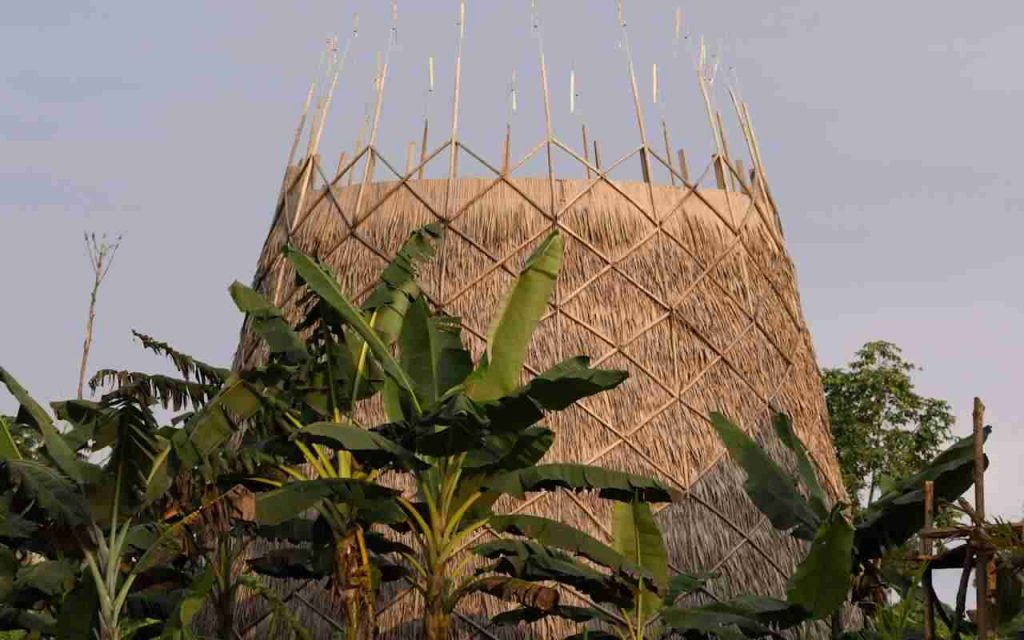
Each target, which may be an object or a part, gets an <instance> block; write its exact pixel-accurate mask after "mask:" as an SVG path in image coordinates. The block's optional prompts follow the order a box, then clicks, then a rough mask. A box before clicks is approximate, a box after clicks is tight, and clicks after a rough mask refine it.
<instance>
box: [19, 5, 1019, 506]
mask: <svg viewBox="0 0 1024 640" xmlns="http://www.w3.org/2000/svg"><path fill="white" fill-rule="evenodd" d="M529 4H530V3H529V2H528V0H516V1H514V2H513V1H500V2H499V1H495V0H471V1H470V2H469V9H468V26H467V38H466V51H467V57H466V62H465V69H464V80H463V82H464V91H465V96H466V98H465V101H464V103H463V116H462V132H463V136H464V139H465V140H466V141H467V143H468V144H470V146H473V147H476V148H480V149H482V150H483V151H485V152H487V154H488V155H489V156H491V157H495V156H496V155H497V153H496V152H497V149H498V147H499V144H500V135H501V133H502V131H503V127H504V122H505V114H506V110H507V108H506V96H505V92H504V89H505V86H506V85H507V83H508V79H509V75H510V74H511V70H512V68H513V67H516V68H517V69H518V72H519V87H520V91H519V104H520V112H519V113H518V114H517V115H516V119H515V125H514V126H515V127H516V132H517V134H520V135H519V136H518V137H517V138H516V140H517V141H516V148H517V149H521V150H525V148H527V147H529V146H530V145H531V144H532V143H533V142H535V141H537V140H538V139H539V137H540V135H541V125H542V121H541V118H540V115H541V110H540V97H539V93H538V89H537V82H536V78H537V64H536V48H535V42H534V40H533V39H532V38H531V35H530V18H529ZM679 4H680V3H679V2H674V1H673V2H667V1H666V2H663V1H654V0H644V1H643V2H640V1H638V0H633V1H632V2H627V13H628V15H629V19H630V24H631V34H632V35H631V37H632V39H633V43H634V47H635V50H636V58H637V67H638V70H639V73H640V84H641V91H642V93H643V94H644V96H645V103H646V104H647V106H646V110H647V117H648V123H649V126H652V127H654V126H656V125H657V122H658V119H659V118H660V117H662V116H664V117H666V118H667V119H668V121H669V124H670V126H671V127H672V131H673V137H674V139H675V140H674V141H675V142H676V143H677V144H682V145H685V146H686V147H687V150H688V152H689V153H690V155H691V157H706V156H707V153H708V150H709V148H710V138H709V134H708V132H707V130H706V127H705V126H704V125H703V124H702V122H703V115H702V114H701V112H700V105H699V103H698V102H697V101H696V95H695V93H694V86H693V85H694V83H693V80H692V77H693V74H692V72H691V68H690V55H691V51H690V50H691V49H692V46H689V47H688V46H687V45H685V44H684V45H682V46H680V47H679V48H678V50H676V49H674V47H673V45H672V15H673V11H674V9H675V7H676V6H677V5H679ZM681 4H682V7H683V11H684V15H685V18H686V19H685V24H686V27H687V29H688V31H689V32H690V33H691V34H693V36H694V37H695V36H697V35H699V34H702V33H703V34H706V35H707V37H708V40H709V42H711V43H712V44H713V45H714V46H715V47H717V48H718V49H719V50H720V51H721V52H722V55H723V61H724V62H723V69H724V71H723V75H722V76H720V77H722V78H729V79H732V80H733V81H734V82H735V81H736V80H738V83H739V87H740V88H741V90H742V93H743V96H744V97H745V99H746V100H747V101H748V102H750V104H751V108H752V111H753V116H754V120H755V123H756V125H757V128H758V133H759V136H760V139H761V144H762V146H763V154H764V157H765V162H766V165H767V171H768V175H769V176H770V179H771V183H772V188H773V192H774V195H775V197H776V200H777V201H778V203H779V205H780V208H781V215H782V219H783V223H784V226H785V231H786V234H787V238H788V244H789V248H790V251H791V252H792V254H793V257H794V259H795V261H796V263H797V267H798V270H799V275H800V287H801V293H802V296H803V302H804V311H805V314H806V316H807V318H808V321H809V323H810V325H811V328H812V331H813V334H814V339H815V344H816V347H817V350H818V355H819V358H820V361H821V364H822V365H824V366H834V365H837V364H841V363H843V362H845V361H846V360H848V359H849V358H850V357H851V356H852V354H853V352H854V351H855V350H856V348H857V347H858V346H859V345H860V344H862V343H863V342H865V341H867V340H870V339H887V340H891V341H893V342H896V343H898V344H900V345H901V346H902V347H903V348H904V349H905V351H906V355H907V356H908V357H909V358H910V359H911V360H913V361H915V362H917V363H919V364H921V365H922V366H924V368H925V370H924V371H923V372H922V373H921V374H920V375H919V376H918V381H919V387H920V389H921V390H922V391H923V392H925V393H927V394H930V395H934V396H939V397H943V398H947V399H949V400H950V401H951V402H952V403H953V406H954V407H955V409H956V412H957V415H958V417H959V419H960V425H959V429H960V430H961V431H965V430H966V429H967V428H968V427H969V424H970V417H969V412H970V402H971V398H972V396H973V395H975V394H980V395H982V396H983V397H984V399H985V400H986V403H987V404H988V407H989V416H990V421H991V422H992V423H993V424H995V425H996V430H995V433H994V436H993V439H992V441H991V446H990V451H991V457H992V459H993V465H994V466H993V470H992V472H991V474H990V481H989V482H990V485H989V486H990V493H991V496H990V499H989V502H990V505H991V507H994V508H995V509H996V510H997V511H998V512H999V513H1001V514H1003V515H1007V516H1011V515H1012V516H1017V515H1019V513H1020V511H1021V504H1020V502H1021V494H1020V490H1019V488H1020V487H1021V485H1022V484H1024V483H1022V480H1024V471H1021V466H1020V465H1019V463H1018V459H1019V458H1020V457H1021V455H1022V454H1024V432H1022V427H1024V425H1022V418H1024V411H1022V410H1021V408H1020V407H1021V403H1020V397H1019V396H1020V389H1021V383H1022V381H1024V376H1022V375H1021V373H1020V368H1021V362H1022V361H1024V331H1022V326H1024V322H1022V320H1024V291H1022V287H1021V276H1022V274H1024V257H1022V252H1021V251H1020V249H1019V244H1020V238H1021V235H1022V232H1024V186H1022V184H1021V180H1020V175H1021V173H1022V169H1024V167H1022V164H1024V161H1022V159H1021V154H1020V144H1019V138H1020V133H1019V126H1018V122H1019V118H1020V114H1021V113H1022V112H1024V76H1022V74H1021V73H1020V72H1019V61H1020V60H1021V59H1022V55H1024V44H1022V43H1024V5H1021V4H1020V3H1015V2H988V3H982V4H980V5H978V6H975V7H972V8H971V10H970V11H967V10H965V8H964V5H963V4H962V3H956V2H951V1H948V0H943V1H934V0H933V1H928V2H925V1H923V0H905V1H903V2H880V1H877V0H872V1H867V2H859V3H847V2H821V1H820V0H818V1H813V0H806V1H797V0H787V1H778V2H756V3H755V2H741V1H740V0H728V1H727V0H722V1H719V2H714V3H711V2H701V3H696V2H689V3H685V2H684V3H681ZM538 5H539V8H540V13H541V17H542V20H543V26H544V37H545V45H546V51H547V56H548V63H549V67H550V73H551V77H552V80H551V85H552V92H553V100H554V104H553V110H554V120H555V129H556V133H557V134H558V135H560V136H562V137H564V138H566V139H567V140H571V141H575V140H576V136H577V133H576V132H577V131H578V126H579V122H580V117H585V118H586V120H587V122H588V125H589V126H590V127H591V129H592V131H593V132H594V134H595V135H596V136H598V137H600V138H601V141H602V144H603V145H605V149H606V152H605V153H606V155H607V156H608V157H611V156H614V155H615V153H614V152H615V150H624V149H625V148H627V147H628V146H629V145H631V144H635V141H636V133H635V128H634V127H633V121H632V119H631V118H632V116H631V111H630V110H631V106H630V100H631V98H630V97H629V94H628V93H627V88H628V86H627V84H626V76H625V75H624V71H623V69H624V62H623V58H622V54H621V51H620V50H619V49H618V47H617V43H618V41H619V36H618V33H617V30H616V25H615V19H614V17H615V11H614V3H613V2H612V1H611V0H603V1H600V2H598V1H596V0H590V1H586V2H585V1H582V0H572V1H568V0H558V1H557V2H556V1H555V0H546V1H545V0H540V1H539V2H538ZM2 12H3V17H2V19H0V60H3V62H2V63H0V64H2V73H0V105H2V107H0V239H2V241H3V242H2V246H3V250H2V251H0V270H2V272H3V273H4V293H5V300H6V305H5V309H4V312H3V315H2V317H3V320H2V328H3V330H2V331H0V362H2V364H3V366H5V367H8V368H9V369H10V370H12V371H13V372H15V373H16V374H17V375H19V376H20V377H21V378H22V379H23V382H24V383H25V384H26V385H27V386H28V387H29V388H30V389H31V390H33V391H34V392H35V393H36V394H37V396H38V397H40V398H43V399H53V398H58V397H64V396H70V395H71V394H73V392H74V388H75V382H76V374H77V365H78V354H79V349H80V343H81V339H82V323H83V319H84V314H85V307H86V301H87V290H88V285H89V273H88V269H87V262H86V259H85V255H84V249H83V247H82V241H81V234H82V232H83V231H84V230H96V231H109V232H114V233H117V232H123V233H124V234H125V240H124V246H123V247H122V249H121V251H120V253H119V254H118V258H117V264H116V265H115V267H114V269H113V271H112V272H111V275H110V277H109V280H108V282H107V283H106V285H105V286H104V288H103V290H102V292H101V300H100V307H99V319H98V329H97V335H96V343H95V347H94V359H93V361H92V365H93V367H101V366H117V367H122V368H136V369H145V370H149V369H154V368H159V367H160V362H159V361H158V360H155V359H153V358H150V357H149V356H147V355H146V354H144V353H143V352H142V351H141V349H139V348H138V347H137V345H135V344H134V343H133V342H132V341H131V338H130V329H131V328H137V329H139V330H141V331H143V332H146V333H150V334H152V335H154V336H157V337H159V338H161V339H164V340H167V341H169V342H171V343H173V344H175V345H177V346H178V347H179V348H181V349H183V350H186V351H190V352H193V353H194V354H195V355H197V356H200V357H204V358H206V359H208V360H211V361H214V362H221V363H226V362H228V361H229V359H230V357H231V354H232V350H233V347H234V340H235V338H236V335H237V330H238V327H239V321H240V318H239V316H238V314H237V313H236V312H235V311H234V309H233V306H232V304H231V302H230V299H229V298H228V296H227V293H226V287H227V285H228V283H230V282H231V280H233V279H236V278H237V279H241V280H243V281H247V280H249V279H250V278H251V276H252V270H253V265H254V262H255V259H256V256H257V254H258V252H259V249H260V246H261V243H262V240H263V238H264V235H265V233H266V230H267V226H268V224H269V221H270V216H271V209H272V206H273V202H274V198H275V196H276V191H277V188H278V185H279V181H280V176H281V172H282V169H283V163H284V160H285V156H286V154H287V149H288V146H289V143H290V138H291V132H292V130H293V128H294V126H295V121H296V118H297V116H298V111H299V109H300V106H301V101H302V99H303V97H304V96H305V92H306V88H307V86H308V82H309V80H310V78H311V76H312V74H313V71H314V67H315V64H316V60H317V58H318V56H319V52H320V49H321V47H322V43H323V40H324V38H325V37H326V36H327V35H328V34H329V33H337V34H339V35H341V36H342V37H345V36H346V35H347V33H348V31H349V28H350V22H351V16H352V14H353V13H355V12H358V13H359V14H360V15H361V18H362V20H361V34H360V37H359V38H358V40H357V41H356V43H355V45H354V47H353V53H352V57H351V58H350V60H349V65H348V67H347V68H346V72H345V75H344V76H343V78H342V81H341V83H342V84H341V87H340V88H339V91H338V97H337V100H336V104H335V108H334V110H333V113H332V116H331V120H330V121H329V123H328V128H327V132H326V134H325V140H324V143H323V145H322V151H323V153H324V156H325V163H326V164H328V165H333V162H334V161H335V158H336V155H337V153H338V152H339V151H340V150H341V149H342V148H351V146H352V142H353V139H354V138H355V136H356V132H357V130H358V128H359V123H360V121H361V119H362V114H363V113H364V111H365V109H366V106H367V104H368V100H369V99H370V96H371V74H372V69H373V67H374V58H375V56H376V54H377V52H378V51H380V50H381V49H382V48H383V47H384V45H385V42H386V39H387V20H388V14H389V8H388V6H387V3H385V2H383V1H382V0H376V1H373V2H371V1H370V0H361V1H359V2H338V1H332V2H297V3H281V2H269V1H260V2H241V1H222V2H216V3H210V2H195V1H182V2H175V3H160V4H155V3H142V2H129V1H107V2H98V1H94V2H86V1H80V2H58V1H53V2H28V3H8V6H6V7H5V8H4V9H3V10H2ZM457 14H458V9H457V2H456V1H455V0H443V1H441V0H431V1H430V2H426V1H424V0H404V1H403V2H401V3H400V16H399V17H400V26H399V48H398V49H397V50H396V51H395V52H394V54H393V56H392V59H391V62H392V74H391V78H390V79H389V82H388V85H387V99H386V105H385V108H384V125H383V127H382V130H381V142H382V146H383V147H384V148H385V150H386V151H387V152H388V153H389V155H391V156H392V157H394V158H395V159H396V161H397V162H399V164H401V163H402V162H403V160H402V159H403V158H404V144H405V143H406V142H407V141H409V140H412V139H414V138H416V137H417V136H418V132H419V127H420V122H421V117H422V114H423V110H424V100H423V89H424V85H425V82H426V79H425V76H426V74H425V65H426V62H425V61H426V58H427V56H429V55H434V56H436V68H437V92H436V95H435V96H434V97H433V98H432V100H431V102H430V104H429V113H430V114H431V118H432V123H433V126H434V127H435V131H437V132H440V131H441V130H442V129H443V128H444V127H445V126H446V124H445V123H446V121H447V117H448V112H449V109H450V106H449V105H450V102H449V100H450V87H451V72H452V58H453V53H454V43H455V32H456V27H455V20H456V17H457ZM652 62H657V63H658V65H659V68H660V69H661V72H660V76H661V78H660V80H661V85H662V88H663V96H664V102H663V104H662V105H661V106H652V105H650V104H649V99H648V98H647V97H646V96H647V95H648V94H649V92H650V65H651V63H652ZM573 64H575V66H576V68H577V77H578V83H579V91H580V99H579V113H578V114H576V115H571V114H569V113H568V74H569V69H570V67H571V66H572V65H573ZM731 67H734V68H735V75H733V72H732V71H730V68H731ZM722 106H723V108H724V107H725V103H724V102H723V105H722ZM437 135H440V134H437ZM437 135H435V139H437ZM740 142H741V141H740V140H739V139H738V138H737V139H734V142H733V144H734V145H736V146H737V147H738V146H739V145H740ZM464 168H465V169H467V170H472V167H471V166H470V165H466V166H465V167H464ZM8 404H9V400H8V399H7V398H3V399H0V406H5V407H6V406H7V405H8Z"/></svg>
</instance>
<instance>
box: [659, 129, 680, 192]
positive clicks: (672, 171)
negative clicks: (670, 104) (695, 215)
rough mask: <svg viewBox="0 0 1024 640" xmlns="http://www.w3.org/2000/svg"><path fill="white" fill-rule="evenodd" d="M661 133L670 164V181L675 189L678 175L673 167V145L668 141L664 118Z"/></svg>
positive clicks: (667, 160) (666, 159) (666, 158)
mask: <svg viewBox="0 0 1024 640" xmlns="http://www.w3.org/2000/svg"><path fill="white" fill-rule="evenodd" d="M661 133H662V136H663V137H664V138H665V162H667V163H668V179H669V182H671V183H672V186H673V187H674V186H676V174H675V169H674V167H673V166H672V143H671V142H669V139H668V125H667V124H666V123H665V119H664V118H662V119H661Z"/></svg>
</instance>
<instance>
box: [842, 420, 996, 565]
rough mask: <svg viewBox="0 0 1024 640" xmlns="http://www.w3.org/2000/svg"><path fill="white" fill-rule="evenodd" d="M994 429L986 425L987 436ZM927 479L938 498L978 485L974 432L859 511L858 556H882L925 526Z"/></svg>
mask: <svg viewBox="0 0 1024 640" xmlns="http://www.w3.org/2000/svg"><path fill="white" fill-rule="evenodd" d="M991 432H992V428H991V427H985V429H984V437H985V439H987V438H988V436H989V434H990V433H991ZM985 465H986V466H988V458H987V457H986V458H985ZM926 480H931V481H932V482H933V483H934V487H935V500H936V502H939V501H945V502H953V501H955V500H956V499H957V498H959V497H960V496H961V495H963V494H964V493H965V492H966V491H967V490H968V489H970V488H971V486H973V485H974V435H973V434H972V435H970V436H967V437H966V438H963V439H961V440H959V441H957V442H956V443H954V444H953V445H951V446H950V447H948V448H947V449H946V450H945V451H943V452H942V453H940V454H939V455H938V456H936V457H935V459H934V460H932V461H931V462H930V463H929V464H928V465H927V466H926V467H925V468H924V469H922V470H921V471H920V472H918V473H916V474H914V475H913V476H911V477H909V478H905V479H903V480H900V481H898V482H896V483H895V484H894V485H893V488H892V489H891V490H890V491H888V492H886V493H885V494H884V495H882V496H881V497H880V498H879V499H878V500H876V501H874V502H873V503H871V505H869V506H868V507H867V508H866V509H864V510H863V511H862V512H861V513H860V514H858V516H859V517H858V518H857V522H856V523H855V534H854V542H853V544H854V548H855V549H856V550H857V557H858V559H860V560H861V561H867V560H871V559H874V558H880V557H881V556H882V554H883V553H884V552H885V550H886V549H888V548H892V547H895V546H899V545H901V544H903V543H904V542H906V541H907V540H909V539H910V538H911V537H913V535H914V534H915V533H917V532H918V531H919V530H920V529H921V527H923V526H924V489H923V487H924V483H925V481H926Z"/></svg>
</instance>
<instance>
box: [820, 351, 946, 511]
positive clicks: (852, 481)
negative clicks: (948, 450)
mask: <svg viewBox="0 0 1024 640" xmlns="http://www.w3.org/2000/svg"><path fill="white" fill-rule="evenodd" d="M915 370H917V367H916V366H914V365H913V364H911V363H910V362H907V361H906V360H904V359H903V354H902V352H901V351H900V348H899V347H897V346H896V345H894V344H892V343H890V342H882V341H875V342H869V343H867V344H865V345H864V346H863V347H861V349H860V350H859V351H858V352H857V355H856V358H855V359H854V360H853V362H851V363H850V364H849V365H847V366H846V367H844V368H838V369H826V370H825V371H824V374H823V382H824V386H825V395H826V399H827V402H828V413H829V418H830V420H831V423H832V438H833V442H834V444H835V450H836V455H837V456H838V458H839V467H840V470H841V471H842V475H843V482H844V483H845V485H846V489H847V491H848V492H849V495H850V496H851V498H852V499H853V500H855V502H856V505H855V506H857V507H858V508H863V507H865V506H867V505H869V504H871V503H872V502H874V500H875V499H876V498H877V497H878V496H880V495H881V494H884V493H885V489H886V488H887V486H888V484H889V483H890V482H891V481H892V480H893V479H894V478H905V477H908V476H910V475H913V474H914V473H917V472H918V471H919V470H920V469H921V468H922V467H924V465H925V464H927V462H928V461H930V460H931V459H932V458H934V457H935V455H936V454H937V453H938V452H939V451H940V449H941V448H942V446H943V445H944V444H946V443H947V442H948V441H949V440H950V438H951V427H952V425H953V422H954V418H953V414H952V413H951V411H950V406H949V403H947V402H946V401H944V400H939V399H937V398H927V397H924V396H921V395H919V394H918V393H917V392H916V390H915V388H914V383H913V381H912V380H911V375H912V374H913V372H914V371H915Z"/></svg>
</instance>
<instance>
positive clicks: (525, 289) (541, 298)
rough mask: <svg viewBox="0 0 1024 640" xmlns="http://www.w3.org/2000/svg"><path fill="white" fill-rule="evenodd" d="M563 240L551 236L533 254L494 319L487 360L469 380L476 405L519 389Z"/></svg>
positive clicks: (559, 264) (552, 285)
mask: <svg viewBox="0 0 1024 640" xmlns="http://www.w3.org/2000/svg"><path fill="white" fill-rule="evenodd" d="M563 242H564V241H563V240H562V236H561V235H559V234H558V233H557V232H552V233H551V234H550V235H549V236H548V237H547V238H546V239H545V240H544V241H543V242H541V244H540V245H539V246H538V247H537V248H536V249H535V250H534V252H533V253H532V254H531V255H530V257H529V258H527V260H526V264H524V265H523V269H522V271H520V273H519V277H518V278H517V279H516V282H515V284H514V285H513V287H512V291H510V292H509V294H508V296H507V297H506V298H505V302H504V304H503V305H502V308H501V311H500V312H499V313H498V315H497V316H495V318H494V320H493V321H492V323H491V328H490V331H489V332H488V334H487V354H486V355H487V357H486V359H484V361H483V362H481V364H480V365H479V366H478V367H477V369H476V370H475V371H474V372H473V373H472V375H470V377H469V378H468V379H467V380H466V394H467V395H468V396H469V397H470V398H472V399H473V400H476V401H477V402H487V401H490V400H497V399H498V398H500V397H502V396H504V395H506V394H509V393H512V392H513V391H515V389H516V387H518V386H519V375H520V373H521V371H522V368H523V360H524V359H525V357H526V349H527V347H528V346H529V344H530V338H531V337H532V336H533V331H534V329H535V328H536V327H537V323H538V322H539V321H540V319H541V316H543V315H544V311H545V310H547V305H548V299H549V298H550V297H551V292H552V291H554V289H555V280H556V278H557V277H558V272H559V270H560V269H561V268H562V252H563Z"/></svg>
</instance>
